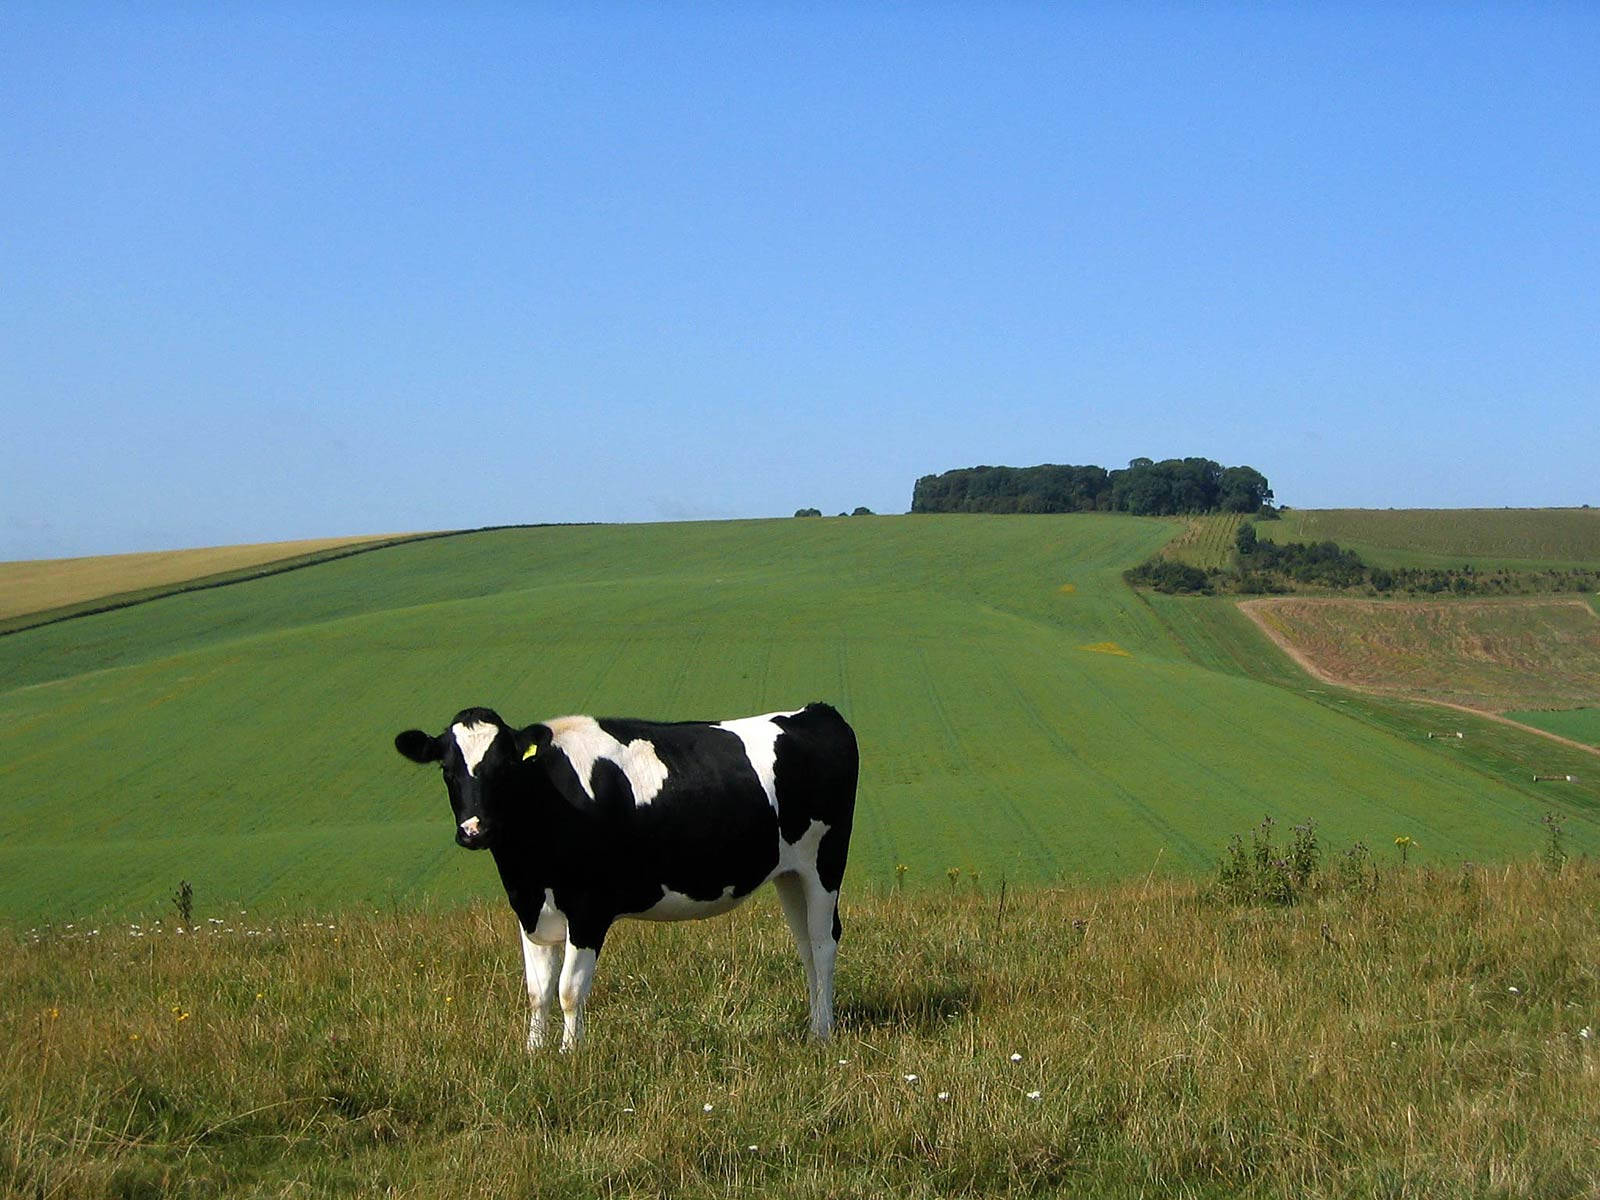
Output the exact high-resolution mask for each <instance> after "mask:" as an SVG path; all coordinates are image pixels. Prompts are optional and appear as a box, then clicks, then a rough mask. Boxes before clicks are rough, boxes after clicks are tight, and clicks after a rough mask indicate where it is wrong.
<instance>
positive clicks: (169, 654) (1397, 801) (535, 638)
mask: <svg viewBox="0 0 1600 1200" xmlns="http://www.w3.org/2000/svg"><path fill="white" fill-rule="evenodd" d="M1181 528H1182V525H1181V523H1180V522H1173V521H1161V520H1154V519H1145V518H1133V517H1122V516H1112V515H1102V514H1088V515H1072V516H1023V517H1001V516H905V517H858V518H850V519H848V520H821V521H818V520H812V521H796V520H780V521H745V522H723V523H701V524H683V525H638V526H588V527H550V528H513V529H501V530H487V531H480V532H475V533H467V534H461V535H457V536H451V537H443V538H435V539H433V540H429V541H420V542H410V543H404V544H398V545H391V546H387V547H384V548H382V549H378V550H373V551H369V552H367V553H363V554H361V555H358V556H355V557H350V558H342V559H338V560H334V561H328V562H323V563H319V564H316V565H313V566H308V567H305V568H304V569H300V570H296V571H293V572H290V573H286V574H279V575H273V576H269V577H265V578H259V579H253V580H249V581H245V582H240V583H236V584H233V585H230V586H226V587H218V588H212V589H209V590H205V591H196V592H189V593H185V594H179V595H173V596H170V597H168V598H165V599H160V600H155V601H152V602H149V603H144V604H141V605H139V606H137V607H134V608H128V609H123V610H119V611H114V612H107V613H101V614H97V615H92V616H85V617H80V618H77V619H73V620H68V621H63V622H60V623H57V624H54V625H49V626H44V627H40V628H34V629H27V630H23V631H20V632H16V633H12V634H10V635H8V636H5V637H0V681H3V682H0V797H3V800H0V914H5V915H8V916H10V917H12V918H14V919H18V920H29V921H31V920H37V919H43V918H54V919H68V920H70V919H72V917H73V916H75V915H76V916H88V915H95V914H118V915H131V914H138V913H141V912H152V911H158V910H160V909H162V908H164V907H167V900H166V897H167V896H168V895H169V894H170V893H171V892H172V891H173V889H174V888H175V887H176V886H177V884H178V882H179V881H180V880H188V881H191V882H192V883H193V885H194V889H195V894H196V911H197V912H199V913H202V914H204V913H205V912H207V911H208V907H209V908H216V907H218V906H221V905H235V904H238V905H244V906H248V907H252V908H255V907H260V906H271V905H302V906H303V905H307V904H311V905H317V906H340V905H349V904H357V903H359V904H369V903H371V904H395V905H400V906H416V905H428V904H433V903H452V902H455V901H457V900H458V899H462V898H466V897H469V896H488V895H492V894H494V892H495V891H496V889H497V888H498V883H497V882H496V881H495V879H494V877H493V871H492V869H491V868H490V867H489V865H488V864H487V863H486V862H485V861H484V860H483V859H482V858H480V857H477V856H471V855H465V854H461V853H459V852H458V851H457V850H456V849H455V847H454V845H453V843H452V841H451V839H450V836H449V830H448V814H447V809H446V803H445V798H444V795H443V790H442V788H441V787H440V786H439V783H438V780H437V778H436V777H434V775H433V774H432V773H430V772H426V771H422V770H419V769H417V768H414V767H412V766H411V765H410V764H408V763H406V762H404V761H403V760H401V759H400V758H399V757H398V756H397V755H396V754H395V753H394V751H393V749H392V748H391V744H390V742H391V738H392V736H393V734H394V733H395V732H396V731H397V730H399V729H402V728H406V727H408V726H412V725H422V726H425V727H429V728H435V729H437V728H443V726H444V725H445V724H446V722H447V721H448V720H449V718H450V717H451V715H452V714H453V713H454V712H455V711H456V710H457V709H459V708H461V707H464V706H467V705H469V704H487V705H491V706H494V707H496V708H498V709H499V710H500V711H501V712H502V713H503V714H504V715H505V716H506V717H507V718H508V719H510V720H513V721H530V720H535V719H539V718H541V717H548V716H552V715H556V714H559V713H563V712H570V711H591V712H600V713H628V714H637V715H642V716H653V717H662V718H692V717H708V716H709V717H722V716H731V715H737V714H743V713H754V712H761V711H768V710H772V709H775V708H783V707H789V706H794V705H797V704H799V703H802V702H804V701H806V700H810V699H828V700H831V701H833V702H834V703H836V704H838V705H839V706H840V707H841V708H842V709H843V710H844V711H845V712H846V714H847V715H848V716H849V717H850V719H851V720H852V722H853V723H854V724H855V726H856V728H857V731H858V733H859V735H860V740H861V744H862V751H863V777H862V786H861V796H860V805H859V812H858V819H857V832H856V838H855V844H854V847H853V854H852V868H851V878H852V886H856V887H862V886H874V887H880V888H887V887H890V886H892V885H893V882H894V878H895V866H896V864H901V863H903V864H905V865H906V866H907V868H908V870H907V874H906V884H907V886H924V887H927V886H938V887H943V886H947V885H946V882H945V876H946V872H947V870H948V869H949V868H952V867H956V868H960V869H961V870H962V871H963V873H964V874H965V875H966V876H967V877H970V875H971V873H972V872H974V871H977V872H979V873H980V875H981V877H983V878H984V879H985V880H997V879H998V878H999V877H1001V876H1002V875H1003V876H1004V877H1005V878H1007V879H1008V880H1011V881H1014V882H1028V881H1034V882H1038V881H1051V880H1056V879H1060V878H1070V879H1103V878H1114V877H1122V876H1128V875H1131V874H1144V873H1146V872H1150V871H1152V870H1156V871H1159V872H1163V873H1164V872H1168V871H1173V872H1182V873H1189V872H1196V871H1203V870H1206V869H1208V868H1209V867H1210V866H1211V864H1212V863H1213V862H1214V861H1215V859H1216V856H1217V855H1218V853H1219V852H1220V851H1221V849H1222V848H1223V846H1224V844H1225V843H1226V840H1227V838H1228V835H1229V834H1231V833H1234V832H1239V831H1243V830H1245V829H1247V828H1249V827H1250V826H1252V825H1254V824H1255V823H1256V822H1258V821H1259V820H1260V819H1261V817H1262V816H1263V815H1264V814H1267V813H1271V814H1272V815H1274V816H1275V817H1277V818H1279V819H1280V820H1282V821H1284V822H1285V823H1292V822H1294V821H1298V820H1301V819H1304V818H1306V817H1315V818H1316V819H1317V820H1318V821H1319V822H1320V824H1321V828H1322V831H1323V834H1324V837H1325V838H1326V839H1327V841H1328V842H1329V843H1330V844H1334V845H1337V844H1340V843H1344V844H1348V843H1349V842H1350V841H1353V840H1356V839H1365V840H1366V841H1368V842H1369V843H1373V844H1379V843H1386V842H1387V841H1388V840H1390V839H1391V838H1392V837H1393V836H1395V835H1397V834H1401V833H1405V834H1408V835H1410V836H1412V837H1413V838H1414V839H1415V840H1416V841H1417V843H1418V844H1419V845H1420V846H1421V847H1422V848H1423V851H1424V853H1426V854H1428V855H1430V856H1433V857H1434V858H1435V859H1436V860H1439V861H1447V862H1448V861H1454V860H1458V859H1462V858H1471V859H1474V860H1478V861H1484V860H1491V861H1492V860H1495V859H1498V858H1505V857H1513V856H1517V857H1520V856H1525V855H1526V854H1528V853H1530V852H1531V850H1532V849H1533V848H1534V847H1536V846H1537V844H1538V840H1539V837H1540V825H1539V817H1540V815H1541V814H1542V813H1543V812H1544V811H1546V810H1547V809H1549V808H1550V807H1552V806H1561V807H1563V809H1564V811H1567V812H1569V814H1570V815H1571V816H1572V817H1573V818H1574V819H1573V820H1572V821H1571V822H1569V828H1568V832H1569V835H1570V839H1571V843H1572V846H1573V849H1574V851H1578V850H1586V849H1588V850H1592V849H1596V848H1600V837H1597V836H1596V832H1597V827H1596V824H1595V820H1594V816H1595V812H1596V807H1597V804H1600V790H1597V789H1596V787H1595V786H1594V785H1593V783H1592V782H1582V783H1579V784H1577V785H1574V786H1572V787H1570V788H1568V789H1567V790H1566V791H1564V792H1562V793H1561V794H1560V795H1559V796H1553V795H1552V794H1551V793H1550V792H1549V791H1547V790H1545V791H1541V790H1539V789H1538V788H1535V787H1533V786H1532V785H1531V784H1529V783H1528V782H1526V780H1527V778H1528V765H1529V762H1530V761H1531V760H1534V759H1537V760H1538V761H1539V762H1541V763H1542V762H1553V761H1555V760H1556V759H1558V758H1559V757H1560V755H1559V754H1556V752H1555V750H1550V751H1548V752H1547V751H1546V750H1545V749H1544V748H1543V747H1540V746H1537V745H1536V744H1535V743H1536V742H1537V741H1538V739H1536V738H1533V737H1532V736H1531V735H1528V734H1525V733H1519V732H1518V731H1515V730H1510V729H1502V730H1488V729H1485V730H1483V731H1482V736H1481V737H1480V736H1478V734H1477V733H1476V732H1475V733H1474V736H1473V738H1471V739H1469V740H1468V741H1467V742H1466V743H1464V744H1461V745H1458V746H1456V747H1453V748H1451V749H1449V750H1445V749H1442V748H1441V747H1440V746H1439V745H1438V744H1436V743H1432V742H1429V741H1428V740H1427V739H1426V738H1425V737H1424V736H1423V733H1424V731H1425V730H1426V729H1427V728H1428V727H1429V724H1430V722H1431V721H1433V719H1434V718H1433V716H1432V714H1431V713H1430V712H1427V711H1425V710H1424V709H1422V708H1421V707H1419V706H1415V705H1408V704H1407V703H1406V702H1403V701H1398V700H1385V699H1383V698H1377V697H1363V696H1360V695H1356V694H1340V693H1338V692H1337V691H1334V690H1330V689H1327V688H1325V687H1323V686H1322V685H1319V684H1317V683H1316V682H1315V681H1313V680H1310V679H1309V678H1308V677H1306V676H1304V675H1303V674H1301V673H1300V672H1299V671H1298V670H1297V669H1296V668H1294V667H1293V666H1292V665H1291V664H1289V663H1288V662H1287V660H1285V659H1284V658H1283V656H1282V655H1281V654H1280V653H1279V652H1278V651H1277V650H1276V648H1274V647H1273V646H1272V645H1271V644H1270V643H1269V642H1268V641H1267V639H1266V638H1265V637H1264V636H1263V635H1262V634H1260V632H1259V631H1257V630H1255V629H1254V627H1253V626H1251V625H1250V623H1249V622H1248V621H1246V620H1245V619H1244V618H1243V617H1242V616H1240V615H1239V614H1238V613H1237V611H1236V610H1234V609H1233V608H1232V606H1231V605H1229V604H1228V603H1227V602H1226V601H1213V600H1187V599H1183V598H1174V597H1145V596H1142V595H1140V594H1138V593H1135V592H1133V591H1132V590H1130V589H1129V588H1128V587H1127V586H1126V585H1125V584H1124V583H1123V582H1122V580H1121V571H1122V570H1123V569H1124V568H1125V567H1127V566H1129V565H1131V564H1133V563H1136V562H1139V561H1141V560H1142V559H1143V558H1145V557H1147V556H1148V555H1149V554H1150V553H1152V552H1153V551H1154V550H1155V549H1156V548H1158V547H1159V546H1160V545H1162V544H1163V543H1164V542H1165V541H1167V540H1168V539H1169V538H1171V537H1172V536H1173V535H1174V534H1175V533H1177V532H1178V531H1179V530H1180V529H1181ZM1464 720H1467V721H1468V722H1469V723H1470V720H1471V719H1470V718H1464ZM1485 724H1487V723H1485ZM1557 749H1559V748H1557ZM1573 753H1577V752H1573ZM1590 775H1591V776H1592V775H1593V772H1592V771H1591V772H1590Z"/></svg>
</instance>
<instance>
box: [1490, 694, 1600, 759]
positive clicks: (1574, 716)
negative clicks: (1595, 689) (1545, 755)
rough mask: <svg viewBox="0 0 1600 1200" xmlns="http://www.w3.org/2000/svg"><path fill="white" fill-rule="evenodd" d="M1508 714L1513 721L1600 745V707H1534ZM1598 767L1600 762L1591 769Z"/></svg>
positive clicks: (1592, 744)
mask: <svg viewBox="0 0 1600 1200" xmlns="http://www.w3.org/2000/svg"><path fill="white" fill-rule="evenodd" d="M1506 716H1508V717H1510V718H1511V719H1512V720H1513V721H1521V722H1522V723H1523V724H1524V725H1532V726H1533V727H1534V728H1535V729H1544V730H1547V731H1549V732H1550V733H1556V734H1560V735H1561V736H1562V737H1568V738H1572V739H1573V740H1574V741H1578V742H1586V743H1588V744H1589V745H1591V746H1597V747H1600V708H1569V709H1565V710H1563V711H1558V712H1549V711H1546V710H1542V709H1532V710H1523V711H1521V712H1510V713H1507V714H1506ZM1596 768H1600V763H1597V764H1596V765H1595V767H1592V768H1591V771H1593V770H1595V769H1596Z"/></svg>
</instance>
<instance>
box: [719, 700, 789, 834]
mask: <svg viewBox="0 0 1600 1200" xmlns="http://www.w3.org/2000/svg"><path fill="white" fill-rule="evenodd" d="M792 716H794V713H792V712H775V713H767V714H765V715H764V716H759V717H740V718H739V719H738V720H736V721H723V722H721V723H720V724H718V726H717V728H718V729H726V730H727V731H728V732H729V733H732V734H735V735H737V736H738V738H739V740H740V741H741V742H743V743H744V756H745V757H746V758H748V759H749V760H750V765H751V766H752V767H754V768H755V771H756V778H757V779H759V780H760V781H761V790H762V791H763V792H765V793H766V794H767V803H768V804H770V805H772V809H773V811H774V812H776V811H777V809H778V784H777V763H778V735H779V734H780V733H782V732H783V729H782V728H781V727H780V726H778V725H777V724H775V723H774V721H773V718H774V717H792Z"/></svg>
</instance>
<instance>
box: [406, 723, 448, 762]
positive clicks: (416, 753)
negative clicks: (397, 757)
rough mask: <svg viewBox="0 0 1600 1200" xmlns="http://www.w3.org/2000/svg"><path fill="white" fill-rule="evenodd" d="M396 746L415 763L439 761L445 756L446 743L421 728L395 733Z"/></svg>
mask: <svg viewBox="0 0 1600 1200" xmlns="http://www.w3.org/2000/svg"><path fill="white" fill-rule="evenodd" d="M394 748H395V749H396V750H398V751H400V753H401V754H404V755H405V756H406V757H407V758H409V759H410V760H411V761H412V762H414V763H431V762H438V761H439V760H440V759H441V758H443V757H444V743H443V742H441V741H440V740H439V739H438V738H436V737H429V736H428V735H427V734H425V733H423V732H422V730H420V729H408V730H406V731H405V732H404V733H397V734H395V738H394Z"/></svg>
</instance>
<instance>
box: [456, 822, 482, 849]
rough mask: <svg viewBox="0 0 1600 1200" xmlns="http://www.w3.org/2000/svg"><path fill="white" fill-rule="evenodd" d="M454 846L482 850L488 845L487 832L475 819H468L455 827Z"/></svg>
mask: <svg viewBox="0 0 1600 1200" xmlns="http://www.w3.org/2000/svg"><path fill="white" fill-rule="evenodd" d="M456 845H458V846H464V847H465V848H466V849H468V850H483V849H485V848H487V846H488V845H489V830H488V828H487V827H486V826H485V825H484V824H483V822H482V821H480V820H479V819H478V818H477V817H468V818H467V819H466V820H465V821H463V822H461V824H459V825H457V826H456Z"/></svg>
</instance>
